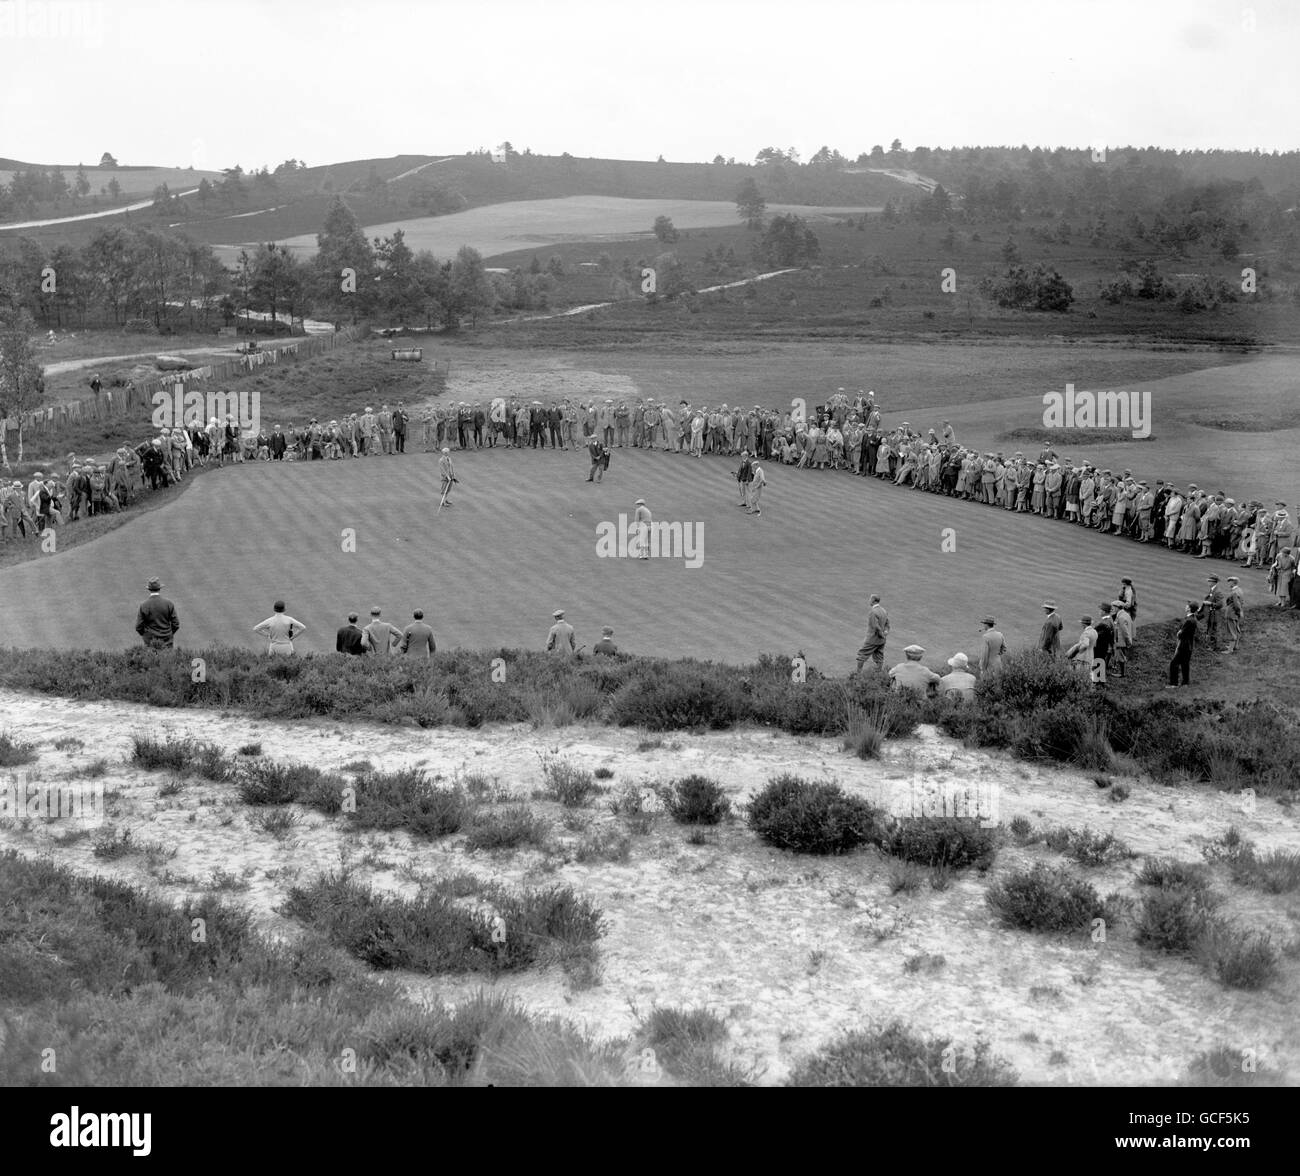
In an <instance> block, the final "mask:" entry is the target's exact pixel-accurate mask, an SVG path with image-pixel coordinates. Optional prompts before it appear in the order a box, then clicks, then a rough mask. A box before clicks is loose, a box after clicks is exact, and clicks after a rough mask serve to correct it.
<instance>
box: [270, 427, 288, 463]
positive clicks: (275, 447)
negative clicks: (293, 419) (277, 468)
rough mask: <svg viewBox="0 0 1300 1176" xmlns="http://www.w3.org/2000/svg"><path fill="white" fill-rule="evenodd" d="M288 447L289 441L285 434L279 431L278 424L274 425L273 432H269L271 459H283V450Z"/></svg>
mask: <svg viewBox="0 0 1300 1176" xmlns="http://www.w3.org/2000/svg"><path fill="white" fill-rule="evenodd" d="M288 448H289V442H288V440H287V439H286V437H285V435H284V434H283V433H282V432H281V431H280V426H279V425H276V426H275V432H273V433H272V434H271V460H272V461H283V460H284V453H285V450H286V449H288Z"/></svg>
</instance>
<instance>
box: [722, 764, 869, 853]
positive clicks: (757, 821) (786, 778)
mask: <svg viewBox="0 0 1300 1176" xmlns="http://www.w3.org/2000/svg"><path fill="white" fill-rule="evenodd" d="M747 812H748V821H749V827H750V828H751V829H753V830H754V832H755V833H757V834H758V835H759V836H760V837H761V838H762V839H763V840H764V841H766V842H767V843H768V844H769V845H775V846H777V847H778V848H780V849H789V850H792V851H793V852H795V853H821V854H837V853H847V852H848V851H849V850H851V849H855V848H857V847H858V846H859V845H863V844H865V843H867V842H868V841H871V840H873V839H874V838H877V837H878V836H879V835H880V834H879V826H880V814H879V812H878V811H877V810H876V809H875V808H873V807H872V806H871V805H870V804H868V803H867V802H866V801H865V800H861V799H859V798H857V797H854V796H849V795H848V794H847V793H846V792H845V791H844V790H843V789H842V788H840V787H839V786H838V785H837V784H828V783H810V782H809V781H806V780H803V779H801V778H800V777H798V776H791V775H783V776H778V777H776V778H775V779H773V780H772V781H771V782H770V783H769V784H768V785H767V786H766V787H765V788H763V789H762V791H760V792H759V793H758V794H757V795H756V796H755V797H754V798H753V799H752V800H751V801H750V802H749V805H748V806H747Z"/></svg>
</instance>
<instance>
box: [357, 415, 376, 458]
mask: <svg viewBox="0 0 1300 1176" xmlns="http://www.w3.org/2000/svg"><path fill="white" fill-rule="evenodd" d="M360 427H361V432H360V434H359V436H358V437H357V444H358V446H359V447H360V449H361V454H362V456H363V457H370V456H373V454H374V453H375V451H376V449H378V448H379V446H378V441H379V436H378V434H379V422H378V421H376V420H375V414H374V412H373V411H372V409H371V407H370V405H368V404H367V405H366V411H365V412H363V413H362V414H361V421H360Z"/></svg>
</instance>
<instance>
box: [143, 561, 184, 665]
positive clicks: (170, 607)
mask: <svg viewBox="0 0 1300 1176" xmlns="http://www.w3.org/2000/svg"><path fill="white" fill-rule="evenodd" d="M161 593H162V581H161V580H159V579H158V578H157V577H155V578H154V579H152V580H150V581H149V596H148V598H147V599H146V600H145V601H144V603H143V604H141V605H140V610H139V612H138V613H136V618H135V631H136V632H137V633H139V634H140V638H141V640H142V641H144V643H145V644H146V645H147V646H148V647H149V648H150V649H171V648H172V641H173V639H174V638H175V636H176V631H177V630H178V629H179V628H180V627H181V622H180V619H179V618H178V617H177V615H176V606H175V605H174V604H172V602H171V601H170V600H168V599H167V598H166V597H165V596H163V595H161Z"/></svg>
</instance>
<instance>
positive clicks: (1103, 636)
mask: <svg viewBox="0 0 1300 1176" xmlns="http://www.w3.org/2000/svg"><path fill="white" fill-rule="evenodd" d="M1111 607H1112V606H1111V604H1110V602H1109V601H1107V602H1106V603H1105V604H1103V605H1102V606H1101V619H1100V620H1098V622H1097V624H1096V626H1095V628H1096V630H1097V641H1096V644H1095V645H1094V646H1093V650H1092V673H1091V675H1090V677H1091V679H1092V681H1093V682H1094V683H1100V684H1101V685H1102V686H1105V685H1106V670H1107V668H1108V667H1109V665H1110V659H1111V656H1112V655H1113V654H1114V652H1115V619H1114V618H1113V617H1112V616H1111Z"/></svg>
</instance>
